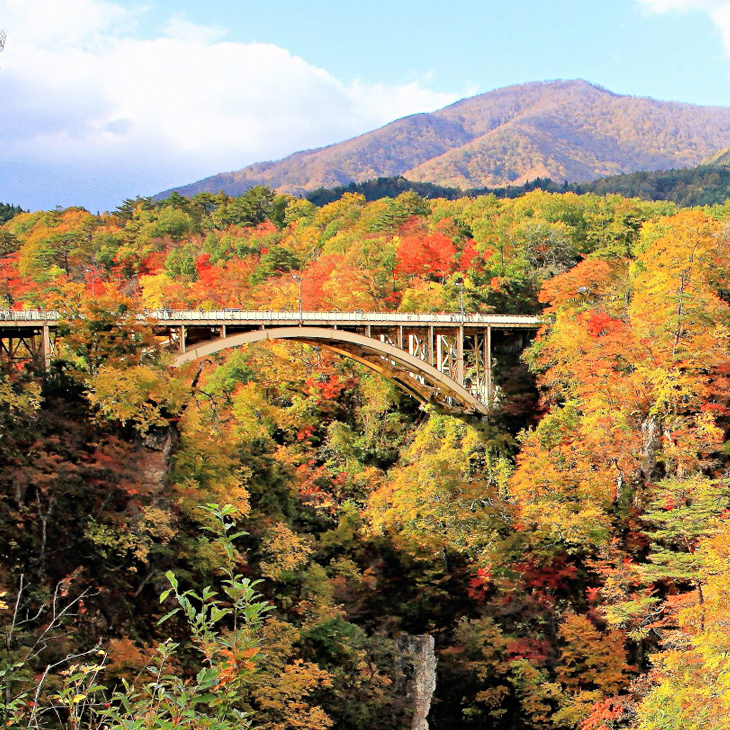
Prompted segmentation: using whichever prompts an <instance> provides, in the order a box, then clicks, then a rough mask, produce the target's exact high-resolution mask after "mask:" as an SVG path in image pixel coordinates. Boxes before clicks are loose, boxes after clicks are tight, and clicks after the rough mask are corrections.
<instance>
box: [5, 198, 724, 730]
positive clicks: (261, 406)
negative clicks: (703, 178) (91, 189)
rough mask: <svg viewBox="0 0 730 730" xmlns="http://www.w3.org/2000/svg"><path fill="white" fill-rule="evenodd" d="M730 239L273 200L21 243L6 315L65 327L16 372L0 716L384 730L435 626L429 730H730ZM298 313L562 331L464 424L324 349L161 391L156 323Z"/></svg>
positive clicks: (222, 359)
mask: <svg viewBox="0 0 730 730" xmlns="http://www.w3.org/2000/svg"><path fill="white" fill-rule="evenodd" d="M729 214H730V208H728V207H727V206H726V205H717V206H715V207H708V208H704V209H689V210H682V211H679V210H678V208H677V206H676V205H674V204H673V203H669V202H643V201H640V200H637V199H626V198H623V197H620V196H618V195H607V196H604V197H600V196H598V195H595V194H586V195H577V194H575V193H570V192H568V193H562V194H558V193H550V192H546V191H543V190H533V191H532V192H530V193H528V194H526V195H523V196H521V197H518V198H514V199H500V198H498V197H496V196H495V195H484V196H478V197H475V198H459V199H455V200H447V199H443V198H434V199H430V200H426V199H425V198H423V197H421V196H420V195H418V194H417V193H415V192H413V191H404V192H400V193H399V194H398V195H397V196H396V197H392V198H383V199H380V200H376V201H371V202H368V201H367V200H366V199H365V197H364V196H363V195H360V194H357V193H346V194H344V195H342V196H341V197H340V198H338V199H337V200H335V201H332V202H329V203H327V204H326V205H323V206H322V207H316V206H315V205H314V204H313V203H312V202H310V201H306V200H301V199H296V198H292V197H289V196H285V195H278V194H276V193H274V192H272V191H270V190H268V189H265V188H254V189H252V190H251V191H249V192H248V193H246V194H245V195H244V196H242V197H240V198H233V199H232V198H228V197H227V196H225V195H211V194H200V195H196V196H195V197H194V198H192V199H190V200H188V199H185V198H183V197H182V196H179V195H173V196H171V197H170V198H168V199H166V200H163V201H160V202H157V203H153V202H152V201H150V200H149V199H144V198H138V199H136V200H128V201H125V202H124V203H123V204H122V205H121V206H120V207H119V208H118V209H117V210H116V211H114V212H112V213H108V214H104V215H101V216H94V215H91V214H90V213H88V212H87V211H85V210H83V209H80V208H69V209H65V210H54V211H45V212H43V211H42V212H35V213H25V212H20V213H18V214H16V215H13V217H12V218H10V219H9V220H8V221H7V222H6V223H5V224H4V225H3V226H2V228H0V242H2V247H1V248H0V308H13V309H20V308H24V307H53V308H56V309H58V310H59V311H60V312H61V313H62V316H63V322H62V326H61V328H60V333H59V339H58V342H57V347H56V350H55V353H54V361H53V363H52V366H51V369H50V371H42V370H41V369H39V368H38V365H37V364H36V363H32V362H28V363H17V362H16V363H12V364H10V363H6V364H5V365H4V367H3V369H2V372H1V373H0V463H2V464H4V465H5V467H6V468H4V469H3V470H0V558H1V560H0V632H2V634H3V636H4V645H5V653H4V654H3V656H2V658H0V689H2V692H1V693H0V720H1V721H2V723H3V724H4V725H5V726H8V727H38V728H40V727H67V728H81V727H100V726H101V725H102V724H104V723H106V724H107V725H108V726H109V727H115V728H116V727H119V728H122V727H145V728H147V727H149V728H171V727H190V728H193V727H195V728H204V727H217V728H228V727H230V728H233V727H245V726H246V724H250V725H251V727H253V728H262V729H266V730H285V729H287V728H301V729H302V730H325V729H326V728H330V727H332V728H335V727H336V728H338V730H340V729H342V730H369V729H370V728H373V727H380V728H383V730H388V729H389V728H392V729H393V730H396V729H399V728H402V727H407V726H408V725H409V712H410V711H411V708H410V707H409V700H408V697H407V695H406V692H405V689H404V670H403V663H404V661H405V660H404V657H403V655H402V649H401V648H399V647H400V644H399V643H398V639H399V637H401V636H402V635H403V634H422V633H429V634H431V635H432V636H434V638H435V642H436V651H437V654H438V682H437V688H436V694H435V697H434V702H433V705H432V709H431V714H430V716H429V723H430V726H431V727H432V728H434V730H462V729H463V730H469V729H470V728H484V727H491V728H496V729H498V730H512V729H513V728H530V729H535V730H548V728H551V729H553V728H557V729H562V728H565V729H566V730H567V729H571V728H576V729H577V728H579V729H580V730H609V729H613V728H634V729H635V730H670V729H672V730H673V729H674V728H676V729H677V730H679V728H688V727H708V728H724V727H726V726H727V717H728V711H729V710H730V706H728V697H730V666H729V665H728V658H727V657H728V646H730V627H729V626H728V622H727V617H726V613H727V601H728V590H729V589H728V585H730V584H729V583H728V575H730V550H729V549H728V526H727V525H728V523H727V515H728V509H730V484H729V483H728V477H727V473H728V472H727V470H728V454H729V453H730V449H729V448H728V432H729V430H730V387H729V386H730V352H729V350H728V342H730V290H729V289H728V286H727V282H728V277H729V276H730V220H729ZM300 285H301V296H302V298H303V304H304V307H305V309H322V310H324V309H341V310H348V309H362V310H366V311H442V310H443V311H458V309H459V306H460V289H461V290H463V300H464V306H465V308H466V310H467V311H469V312H519V313H531V312H538V313H543V314H544V315H545V324H544V326H543V328H542V329H541V331H540V332H539V333H538V335H537V337H536V338H535V340H534V341H533V342H532V344H531V346H530V347H529V348H528V350H527V352H526V353H525V355H524V359H523V360H520V355H519V353H517V352H515V351H513V350H511V349H510V348H509V347H506V346H505V347H503V348H502V349H500V345H499V343H496V350H495V353H494V355H495V360H496V365H495V378H496V381H497V385H498V388H499V390H498V399H497V407H496V408H495V411H494V413H493V415H492V416H491V417H490V418H489V419H487V420H485V421H469V420H464V419H456V418H453V417H451V416H447V415H444V414H441V413H438V412H436V411H433V410H427V411H426V413H424V412H423V411H420V410H419V409H418V408H417V406H416V404H415V403H414V402H412V401H411V400H410V399H408V398H407V397H405V396H401V395H400V394H399V392H398V391H397V390H395V388H394V386H393V385H392V384H391V383H389V382H388V381H385V380H383V379H381V378H380V377H379V376H376V375H375V374H373V373H371V372H369V371H366V370H364V369H363V368H361V367H360V366H359V365H357V364H354V363H352V362H349V361H346V360H343V359H340V358H339V357H337V356H335V355H333V354H331V353H329V352H327V351H326V350H318V349H314V348H310V347H307V346H304V345H298V344H273V345H261V346H251V347H250V348H248V349H246V350H240V351H232V352H227V353H222V354H220V356H218V357H217V359H216V360H215V361H213V360H208V361H205V362H201V363H192V364H190V365H189V366H187V367H186V368H184V369H180V370H173V369H171V368H170V367H169V360H168V356H167V355H166V354H165V352H164V350H162V349H161V348H159V347H158V345H159V344H160V343H159V341H158V340H157V339H156V338H155V337H154V335H153V333H152V332H151V330H150V328H149V327H147V326H146V325H145V324H144V321H143V320H142V321H140V319H139V318H138V317H137V316H136V315H137V314H138V313H142V312H143V311H144V310H145V309H146V308H151V307H161V306H169V307H185V308H196V309H198V308H202V309H208V308H223V307H236V308H247V309H256V308H260V309H270V308H274V309H286V308H289V309H292V310H293V309H296V307H297V306H298V298H299V291H300ZM528 368H529V369H528ZM214 505H217V506H214ZM223 505H226V506H223ZM259 580H260V582H256V581H259ZM161 599H162V600H161ZM176 609H177V611H176ZM165 617H167V618H166V620H164V621H163V622H162V623H160V619H163V618H165ZM69 657H71V658H70V659H69V660H68V661H66V659H67V658H69ZM73 657H76V658H73ZM151 673H152V674H151ZM125 682H126V684H125ZM93 722H96V723H97V725H96V726H95V725H93ZM135 722H136V723H138V724H136V725H135V724H134V723H135ZM143 722H146V723H147V724H139V723H143ZM13 723H15V724H13ZM84 723H86V724H84ZM125 723H127V724H125ZM155 723H156V724H155ZM165 723H167V724H165ZM175 723H177V724H175ZM206 723H207V724H206Z"/></svg>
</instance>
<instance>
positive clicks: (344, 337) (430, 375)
mask: <svg viewBox="0 0 730 730" xmlns="http://www.w3.org/2000/svg"><path fill="white" fill-rule="evenodd" d="M266 340H294V341H298V342H305V343H307V344H315V345H320V346H323V347H327V348H328V349H330V350H333V351H334V352H338V353H339V354H341V355H344V356H345V357H349V358H352V359H354V360H357V361H358V362H360V363H362V364H363V365H365V366H366V367H368V368H370V369H371V370H375V371H376V372H379V373H380V374H382V375H383V376H385V377H387V378H389V379H391V380H393V381H395V382H396V383H397V384H398V385H399V386H400V387H401V388H403V389H404V390H406V391H407V392H408V393H410V394H411V395H413V396H414V397H415V398H417V399H418V400H419V401H421V402H423V403H428V402H435V403H438V404H440V405H442V406H443V407H445V408H447V409H449V410H454V411H456V410H461V411H466V412H470V413H478V414H481V415H487V413H488V410H487V407H486V406H485V405H484V404H483V403H482V402H481V401H480V400H478V399H477V398H475V397H474V396H473V395H472V394H471V393H470V392H469V391H468V390H467V389H466V388H464V386H463V385H460V384H459V383H457V382H456V381H455V380H453V379H452V378H450V377H449V376H448V375H444V374H443V373H442V372H440V371H439V370H437V369H436V368H435V367H433V366H432V365H429V364H428V363H426V362H424V361H423V360H420V359H419V358H417V357H415V356H414V355H411V354H410V353H408V352H405V350H401V349H400V348H398V347H394V346H393V345H390V344H388V343H386V342H381V341H380V340H376V339H373V338H372V337H366V336H365V335H360V334H357V333H355V332H348V331H346V330H337V329H327V328H324V327H273V328H271V329H257V330H251V331H250V332H244V333H242V334H236V335H231V336H230V337H224V338H220V339H216V340H210V341H208V342H203V343H200V344H198V345H197V346H195V347H192V348H190V349H189V350H187V351H186V352H184V353H181V354H179V355H178V356H177V357H176V358H175V360H174V365H175V366H176V367H177V366H180V365H183V364H185V363H187V362H191V361H193V360H198V359H200V358H202V357H206V356H207V355H212V354H214V353H216V352H220V351H221V350H228V349H231V348H235V347H240V346H241V345H249V344H252V343H254V342H265V341H266ZM410 373H413V374H414V375H418V376H420V377H421V378H423V381H424V382H420V381H419V380H417V379H416V378H413V377H411V375H410ZM449 399H453V400H454V401H456V402H457V403H459V404H460V405H461V408H458V407H454V406H453V405H451V404H450V402H449Z"/></svg>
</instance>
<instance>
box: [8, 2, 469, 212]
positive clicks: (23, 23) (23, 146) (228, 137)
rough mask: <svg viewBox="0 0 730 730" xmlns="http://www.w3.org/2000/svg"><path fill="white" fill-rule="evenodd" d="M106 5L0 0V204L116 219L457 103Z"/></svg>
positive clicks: (414, 85) (415, 86)
mask: <svg viewBox="0 0 730 730" xmlns="http://www.w3.org/2000/svg"><path fill="white" fill-rule="evenodd" d="M143 20H144V10H143V9H139V8H138V9H128V8H123V7H121V6H120V5H118V4H116V3H112V2H108V1H107V0H64V2H63V3H59V2H58V0H0V26H1V27H2V28H3V30H5V31H6V33H7V36H8V40H7V44H6V48H5V52H4V53H3V55H2V56H1V57H0V67H2V71H0V97H1V98H2V105H1V106H0V145H1V146H2V150H3V165H2V167H0V201H3V202H11V203H19V204H21V205H24V206H30V207H52V206H53V205H55V204H61V205H69V204H81V205H86V206H87V207H90V208H92V209H96V208H105V207H113V206H114V205H116V204H118V203H119V202H120V201H121V199H122V198H123V197H128V196H132V195H135V194H137V193H142V194H150V193H154V192H157V191H158V190H161V189H164V188H167V187H170V186H172V185H176V184H184V183H186V182H192V181H194V180H196V179H199V178H201V177H204V176H206V175H210V174H214V173H216V172H221V171H224V170H230V169H236V168H239V167H243V166H244V165H246V164H250V163H252V162H256V161H260V160H266V159H275V158H278V157H281V156H284V155H286V154H289V153H291V152H294V151H297V150H300V149H305V148H310V147H316V146H321V145H324V144H329V143H331V142H336V141H339V140H341V139H345V138H347V137H350V136H354V135H356V134H359V133H362V132H365V131H368V130H370V129H373V128H375V127H377V126H379V125H382V124H384V123H386V122H388V121H391V120H393V119H396V118H398V117H400V116H403V115H405V114H410V113H415V112H419V111H429V110H433V109H437V108H439V107H441V106H444V105H445V104H448V103H450V102H452V101H455V100H456V98H457V97H456V96H453V95H447V94H439V93H435V92H432V91H430V90H428V89H427V88H425V87H424V85H423V84H422V83H421V82H417V81H416V82H410V83H407V84H403V85H401V86H397V87H387V86H382V85H366V84H362V83H358V82H356V83H353V84H349V85H348V84H344V83H342V82H341V81H339V80H338V79H336V78H335V77H333V76H332V75H331V74H329V73H328V72H327V71H325V70H323V69H321V68H317V67H315V66H312V65H311V64H309V63H307V62H306V61H305V60H303V59H301V58H298V57H296V56H293V55H292V54H290V53H289V52H288V51H286V50H285V49H282V48H279V47H276V46H273V45H268V44H261V43H254V44H243V43H234V42H228V41H225V40H224V39H223V34H222V32H221V31H220V30H219V29H216V28H207V27H200V26H197V25H194V24H192V23H190V22H189V21H187V20H180V19H171V20H170V23H169V25H168V26H167V28H165V29H164V30H163V31H162V32H160V33H159V34H158V37H156V38H152V39H144V38H141V37H139V36H137V35H135V33H134V31H135V28H136V27H137V26H138V24H140V23H141V22H142V21H143Z"/></svg>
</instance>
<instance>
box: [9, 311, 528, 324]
mask: <svg viewBox="0 0 730 730" xmlns="http://www.w3.org/2000/svg"><path fill="white" fill-rule="evenodd" d="M60 319H62V317H61V316H60V315H59V314H58V312H54V311H44V310H39V309H23V310H8V309H5V310H0V327H11V328H14V327H21V328H22V327H39V326H42V325H50V326H53V325H55V324H56V322H58V321H59V320H60ZM139 319H140V320H150V319H151V320H153V321H156V322H159V323H160V324H166V325H181V324H201V325H203V324H204V325H220V324H227V323H230V324H234V323H235V324H240V325H257V326H259V325H266V324H279V323H282V322H286V323H287V324H291V323H295V324H296V323H299V322H301V323H306V324H309V325H318V326H328V325H329V326H334V325H343V326H348V325H349V326H354V327H356V326H358V325H371V326H374V327H377V326H383V327H392V326H393V325H412V326H416V327H418V326H420V327H429V326H434V327H458V326H460V325H463V326H464V327H485V326H491V327H508V328H510V329H513V328H518V329H519V328H528V329H535V328H537V327H539V326H540V324H541V318H540V317H537V316H534V315H523V314H465V315H463V316H462V315H461V314H458V313H457V314H408V313H402V312H398V313H386V312H301V313H300V312H284V311H267V310H254V311H243V310H238V309H219V310H197V309H196V310H180V309H155V310H151V311H148V312H144V313H142V314H140V315H139Z"/></svg>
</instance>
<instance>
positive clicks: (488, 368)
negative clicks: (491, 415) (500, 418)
mask: <svg viewBox="0 0 730 730" xmlns="http://www.w3.org/2000/svg"><path fill="white" fill-rule="evenodd" d="M484 380H485V383H486V386H487V405H488V406H489V407H490V408H491V406H492V400H493V397H492V396H493V394H492V328H491V327H487V332H486V335H485V337H484Z"/></svg>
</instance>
